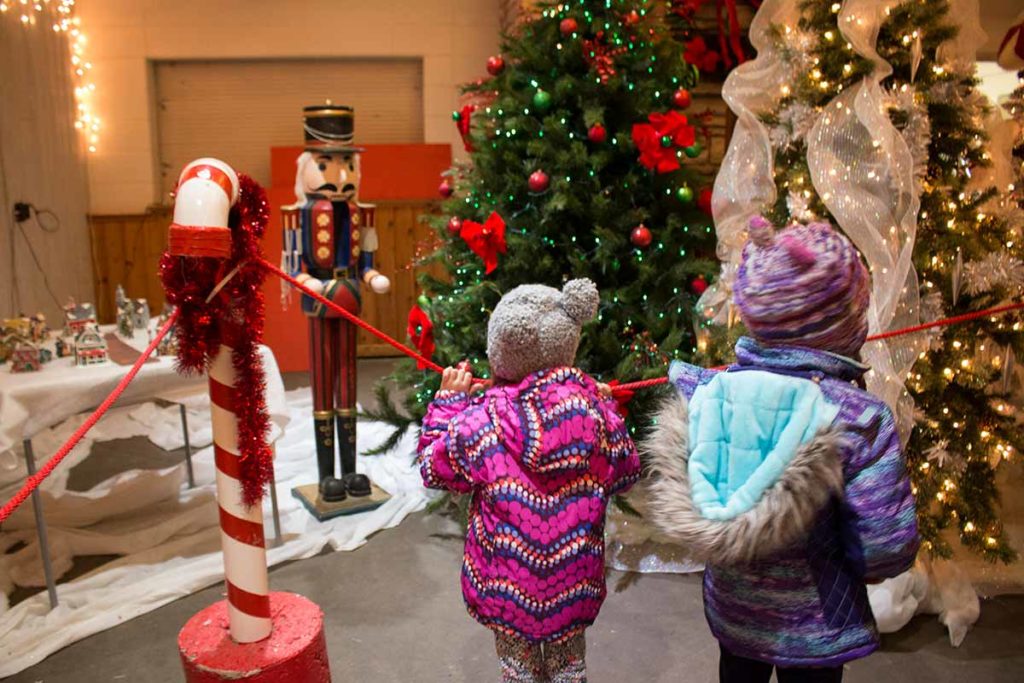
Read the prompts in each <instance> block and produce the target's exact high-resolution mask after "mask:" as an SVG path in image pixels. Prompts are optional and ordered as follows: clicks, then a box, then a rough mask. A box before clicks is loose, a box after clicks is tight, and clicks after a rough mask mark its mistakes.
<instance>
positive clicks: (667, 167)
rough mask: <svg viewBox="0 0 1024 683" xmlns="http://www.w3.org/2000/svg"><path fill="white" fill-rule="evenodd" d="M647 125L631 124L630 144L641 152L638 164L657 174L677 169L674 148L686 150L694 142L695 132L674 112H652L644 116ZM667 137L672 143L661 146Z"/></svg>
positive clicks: (677, 158) (677, 157)
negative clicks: (684, 148) (631, 140)
mask: <svg viewBox="0 0 1024 683" xmlns="http://www.w3.org/2000/svg"><path fill="white" fill-rule="evenodd" d="M647 120H648V121H650V123H635V124H633V144H634V145H636V148H637V149H638V150H640V163H641V164H643V166H644V167H645V168H647V169H649V170H652V171H657V172H658V173H670V172H672V171H675V170H676V169H678V168H679V156H678V154H677V152H676V148H677V147H689V146H690V145H692V144H693V143H694V142H696V141H697V131H696V129H694V127H693V126H691V125H690V124H689V123H688V122H687V120H686V116H684V115H683V114H680V113H679V112H677V111H668V112H665V113H659V112H655V113H653V114H651V115H650V116H648V117H647ZM666 136H667V137H669V138H671V140H672V144H670V145H669V146H668V147H666V146H664V145H663V144H662V138H664V137H666Z"/></svg>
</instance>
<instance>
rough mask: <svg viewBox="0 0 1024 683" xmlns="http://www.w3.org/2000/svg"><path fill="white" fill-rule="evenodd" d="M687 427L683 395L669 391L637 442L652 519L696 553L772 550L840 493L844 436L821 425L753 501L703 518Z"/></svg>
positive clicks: (744, 557)
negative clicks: (724, 515) (719, 516)
mask: <svg viewBox="0 0 1024 683" xmlns="http://www.w3.org/2000/svg"><path fill="white" fill-rule="evenodd" d="M689 430H690V411H689V405H688V401H687V400H686V399H685V398H684V397H683V396H681V395H680V394H678V393H677V394H674V395H673V396H671V397H670V398H668V399H666V400H665V401H664V402H663V404H662V406H661V407H660V409H659V411H658V413H657V417H656V426H655V428H654V429H653V431H652V432H651V434H650V436H649V437H648V438H647V440H646V442H645V443H644V444H642V445H641V449H642V452H643V453H644V454H645V456H646V460H647V464H648V467H649V468H650V470H651V472H652V474H653V477H652V478H651V480H650V482H649V484H648V489H649V491H650V494H651V500H650V505H649V512H650V517H651V521H652V522H653V523H654V524H655V525H656V526H657V527H658V528H659V529H661V530H662V531H663V532H664V533H665V534H667V535H669V536H672V537H674V538H676V539H678V540H679V542H680V543H682V544H683V545H685V546H686V547H687V549H688V550H689V551H690V553H691V554H692V556H693V557H694V559H699V560H703V561H706V562H709V563H712V564H720V565H736V564H747V563H750V562H753V561H755V560H758V559H761V558H764V557H768V556H771V555H772V554H774V553H776V552H778V551H780V550H782V549H784V548H786V547H788V546H791V545H792V544H794V543H795V542H797V541H798V540H799V539H801V538H803V537H805V536H806V535H807V534H808V532H809V531H810V529H811V527H812V525H813V524H814V522H815V519H816V517H817V515H818V513H819V512H820V511H821V510H822V508H823V507H824V506H825V505H826V504H827V503H828V501H829V500H830V499H831V498H832V497H833V496H839V495H842V491H843V467H842V457H841V453H842V448H843V445H844V437H843V434H842V432H841V431H839V430H837V429H833V428H826V429H823V430H822V431H820V432H819V433H818V434H817V435H816V436H815V437H814V438H813V439H811V440H810V441H808V442H806V443H804V444H803V445H801V446H800V447H799V448H798V449H797V450H796V453H795V454H794V455H793V456H792V459H791V460H790V461H789V463H788V465H787V466H786V468H785V470H784V471H783V472H782V474H781V476H780V477H779V478H778V480H776V481H775V482H774V484H772V485H771V486H770V487H768V488H766V489H765V490H764V492H763V494H762V495H761V497H760V499H759V500H758V501H757V502H756V503H755V504H754V505H753V507H752V508H750V509H749V510H746V511H744V512H741V513H740V514H738V515H736V516H734V517H732V518H730V519H723V520H715V519H708V518H707V517H704V516H703V515H701V513H700V511H699V509H698V506H697V505H696V504H695V503H694V500H693V496H692V492H691V482H690V474H689V464H690V463H689V460H690V435H689Z"/></svg>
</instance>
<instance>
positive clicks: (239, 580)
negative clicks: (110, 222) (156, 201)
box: [168, 159, 271, 643]
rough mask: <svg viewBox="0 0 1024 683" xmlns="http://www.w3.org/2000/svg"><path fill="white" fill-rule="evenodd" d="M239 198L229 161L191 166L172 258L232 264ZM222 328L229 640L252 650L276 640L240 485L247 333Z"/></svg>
mask: <svg viewBox="0 0 1024 683" xmlns="http://www.w3.org/2000/svg"><path fill="white" fill-rule="evenodd" d="M238 191H239V185H238V176H237V175H236V174H235V171H234V170H233V169H232V168H231V167H230V166H228V165H227V164H225V163H224V162H223V161H219V160H217V159H197V160H196V161H193V162H192V163H191V164H189V165H188V166H186V167H185V170H183V171H182V173H181V177H180V178H179V180H178V189H177V192H176V193H175V203H174V222H173V223H172V224H171V227H170V232H169V239H168V251H169V252H170V253H171V254H172V255H175V256H190V257H212V258H219V259H225V258H227V257H228V256H229V255H230V254H231V229H230V227H228V214H229V212H230V210H231V207H232V206H233V205H234V204H235V202H236V201H238ZM220 324H221V327H222V329H223V330H224V334H223V337H222V339H223V341H224V343H222V344H221V346H220V349H219V350H218V352H217V355H216V356H215V357H214V360H213V363H212V364H211V366H210V370H209V380H210V410H211V413H212V416H211V417H212V422H213V450H214V456H215V461H216V466H217V505H218V507H219V513H220V532H221V546H222V547H223V549H224V578H225V583H226V584H227V594H228V616H229V622H230V630H231V637H232V638H233V639H234V640H235V642H237V643H253V642H256V641H259V640H263V639H264V638H266V637H267V636H269V635H270V631H271V621H270V588H269V585H268V580H267V550H266V544H265V542H264V537H263V510H262V508H261V506H260V505H253V506H251V507H246V506H245V505H244V504H243V502H242V486H241V482H240V481H239V449H238V418H237V417H236V415H235V410H234V405H235V369H234V366H233V365H232V359H231V358H232V356H231V354H232V346H233V344H232V340H233V339H234V340H237V339H239V335H241V334H244V333H245V332H244V330H243V329H242V328H241V327H240V326H239V325H237V324H235V323H234V322H232V321H230V320H222V321H220Z"/></svg>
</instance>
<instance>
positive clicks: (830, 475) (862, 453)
mask: <svg viewBox="0 0 1024 683" xmlns="http://www.w3.org/2000/svg"><path fill="white" fill-rule="evenodd" d="M736 354H737V358H738V363H737V365H735V366H733V367H731V368H729V371H728V372H727V373H721V374H720V373H715V372H712V371H708V370H703V369H701V368H696V367H693V366H690V365H684V364H682V363H676V364H673V367H672V369H671V370H670V373H669V377H670V380H671V382H672V384H673V385H674V386H675V388H676V390H677V392H678V395H677V396H676V397H675V398H673V399H671V400H669V401H668V402H666V404H665V406H664V407H663V409H662V411H661V412H660V413H659V415H658V417H657V425H656V427H655V429H654V431H653V434H652V436H651V437H650V439H649V441H648V442H647V444H646V448H647V450H648V451H649V452H650V457H651V463H650V464H651V467H652V470H653V472H654V477H653V479H652V483H651V496H652V500H651V511H650V514H651V517H652V520H653V521H654V523H655V524H656V525H657V526H658V527H660V528H661V529H662V530H663V531H665V532H666V533H668V534H670V535H674V536H675V537H677V538H678V539H679V540H680V541H681V542H683V543H684V544H688V545H689V547H690V548H691V549H693V551H694V553H695V555H697V556H699V557H702V558H703V559H705V560H706V561H707V570H706V572H705V574H704V609H705V614H706V616H707V619H708V623H709V624H710V626H711V630H712V632H713V634H714V635H715V637H716V638H717V639H718V640H719V641H720V642H721V644H722V645H723V646H724V647H725V648H726V649H727V650H729V651H731V652H733V653H734V654H737V655H740V656H743V657H747V658H751V659H756V660H761V661H766V662H771V663H773V664H775V665H778V666H783V667H794V666H799V667H814V666H835V665H839V664H841V663H843V662H846V661H848V660H851V659H855V658H858V657H863V656H865V655H867V654H869V653H871V652H872V651H874V650H875V649H876V648H877V647H878V631H877V628H876V626H875V622H874V618H873V616H872V614H871V608H870V606H869V604H868V598H867V591H866V588H865V583H866V582H872V581H877V580H881V579H885V578H888V577H892V576H895V575H897V574H899V573H901V572H903V571H905V570H907V569H909V568H910V566H911V565H912V564H913V562H914V558H915V556H916V554H917V550H918V533H917V522H916V516H915V505H914V498H913V496H912V494H911V488H910V482H909V478H908V475H907V471H906V464H905V462H904V459H903V455H902V453H901V449H900V441H899V437H898V435H897V433H896V429H895V424H894V420H893V416H892V413H891V412H890V411H889V409H888V407H886V405H885V404H884V403H883V402H882V401H880V400H878V399H877V398H875V397H873V396H872V395H870V394H868V393H867V392H866V391H864V390H862V389H861V388H859V387H858V385H857V383H858V382H859V380H860V378H861V376H862V375H863V373H864V372H865V370H866V369H867V368H865V367H864V366H862V365H860V364H858V363H856V362H854V361H852V360H850V359H848V358H844V357H842V356H838V355H835V354H830V353H826V352H823V351H816V350H812V349H805V348H797V347H784V346H776V347H765V346H761V345H759V344H758V343H757V342H756V341H754V340H752V339H750V338H743V339H741V340H740V342H739V344H738V345H737V348H736ZM815 385H816V386H815ZM736 387H742V391H738V392H737V391H734V390H735V388H736ZM730 392H731V393H730ZM765 411H767V413H766V412H765ZM773 411H774V412H773ZM765 414H767V415H768V417H769V418H772V419H765V417H764V416H765ZM801 415H803V416H804V418H807V419H803V421H801V419H798V418H799V417H800V416H801ZM808 416H813V417H810V418H808ZM816 420H817V421H816ZM794 423H796V426H797V428H798V429H797V432H799V434H797V436H798V437H799V438H793V439H790V440H789V441H788V442H787V439H789V438H790V437H792V436H793V434H794V431H793V429H791V428H790V426H791V425H792V424H794ZM765 425H768V427H767V428H766V426H765ZM801 430H802V431H801ZM691 431H693V432H695V433H691ZM740 442H742V443H740ZM780 444H782V445H781V446H780ZM701 453H705V455H706V454H707V453H711V455H712V457H710V458H707V457H704V459H703V461H702V462H701V461H698V460H697V458H699V457H701V455H700V454H701ZM695 454H696V455H695ZM773 459H775V463H774V465H773ZM778 463H785V464H784V465H783V466H782V467H781V468H777V469H778V471H777V472H776V473H772V472H771V471H769V473H768V475H765V472H764V470H765V469H766V468H767V469H768V470H771V467H773V466H777V465H778ZM737 474H739V475H741V476H739V477H738V478H737V476H736V475H737ZM759 477H760V479H758V478H759ZM751 487H753V488H751Z"/></svg>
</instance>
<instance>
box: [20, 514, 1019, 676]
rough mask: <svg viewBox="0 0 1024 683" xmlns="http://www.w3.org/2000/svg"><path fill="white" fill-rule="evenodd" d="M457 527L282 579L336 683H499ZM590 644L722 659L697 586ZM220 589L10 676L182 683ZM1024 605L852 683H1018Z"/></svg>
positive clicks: (1012, 600) (326, 558)
mask: <svg viewBox="0 0 1024 683" xmlns="http://www.w3.org/2000/svg"><path fill="white" fill-rule="evenodd" d="M458 531H459V530H458V528H457V527H455V526H454V525H453V524H452V523H451V522H450V521H448V520H446V519H443V518H441V517H438V516H436V515H426V514H417V515H414V516H412V517H410V518H408V519H407V520H406V521H405V522H404V523H403V524H402V525H401V526H400V527H398V528H397V529H393V530H390V531H384V532H381V533H380V534H378V535H377V536H376V537H374V538H373V539H371V541H370V542H369V543H368V544H367V545H366V546H364V547H363V548H360V549H359V550H356V551H354V552H348V553H331V554H327V555H321V556H319V557H315V558H312V559H309V560H304V561H301V562H295V563H292V564H289V565H286V566H283V567H278V568H276V569H275V570H273V571H272V572H271V586H272V588H273V589H274V590H279V591H293V592H296V593H300V594H302V595H305V596H306V597H308V598H310V599H311V600H313V601H314V602H316V603H317V604H319V605H320V606H321V607H322V608H323V610H324V612H325V614H326V632H327V647H328V652H329V654H330V658H331V667H332V670H333V674H334V677H335V680H338V681H380V682H392V681H393V682H396V683H397V682H399V681H401V682H403V683H405V682H408V681H474V682H481V681H495V680H497V675H496V668H495V666H496V665H495V659H494V655H493V651H492V641H491V638H490V635H489V633H488V631H487V630H486V629H484V628H483V627H481V626H479V625H477V624H476V622H474V621H472V620H471V619H470V617H469V616H468V615H467V614H466V612H465V610H464V609H463V606H462V600H461V596H460V593H459V585H458V572H459V565H460V562H461V556H462V540H461V538H460V536H459V533H458ZM622 579H623V575H622V574H619V573H615V572H613V573H612V574H611V576H610V585H611V586H612V590H611V595H610V596H609V598H608V601H607V602H606V603H605V607H604V610H603V611H602V613H601V617H600V619H599V620H598V622H597V623H596V624H595V625H594V627H593V628H592V629H590V631H589V632H588V644H589V652H590V654H589V656H588V664H589V669H590V680H591V681H592V683H601V682H603V681H636V682H646V681H651V682H659V683H660V682H664V683H669V682H672V683H676V682H678V681H713V680H715V670H716V669H715V667H716V662H717V659H716V658H717V647H716V645H715V642H714V641H713V640H712V638H711V636H710V635H709V634H708V630H707V627H706V625H705V623H704V618H703V615H702V613H701V601H700V581H699V578H698V577H696V576H661V575H641V576H638V577H637V576H631V577H630V579H635V580H631V581H627V583H628V584H629V585H628V587H626V588H625V589H624V590H622V591H621V592H615V585H616V583H619V582H621V581H622ZM221 598H222V588H221V587H214V588H210V589H207V590H204V591H202V592H200V593H197V594H195V595H192V596H190V597H188V598H184V599H182V600H179V601H177V602H174V603H172V604H170V605H167V606H165V607H162V608H161V609H159V610H157V611H155V612H151V613H149V614H146V615H143V616H141V617H139V618H137V619H134V620H132V621H130V622H128V623H126V624H124V625H122V626H118V627H117V628H114V629H112V630H110V631H106V632H104V633H100V634H98V635H95V636H92V637H91V638H88V639H86V640H83V641H81V642H79V643H76V644H74V645H72V646H70V647H68V648H66V649H64V650H62V651H60V652H58V653H56V654H54V655H53V656H51V657H50V658H49V659H47V660H46V661H44V662H43V663H41V664H39V665H37V666H35V667H33V668H31V669H29V670H27V671H24V672H22V673H21V674H19V675H17V676H13V677H10V678H8V679H7V680H8V681H11V683H35V682H38V681H43V682H49V681H75V682H76V683H94V682H95V683H100V682H101V681H102V682H106V681H116V680H129V681H143V680H144V681H176V680H181V678H180V677H181V674H180V665H179V662H178V658H177V657H178V655H177V648H176V645H175V637H176V635H177V632H178V629H180V628H181V626H182V625H183V624H184V623H185V621H186V620H187V619H188V618H189V617H191V616H192V615H193V614H194V613H196V612H198V611H199V610H200V609H202V608H203V607H205V606H207V605H209V604H210V603H211V602H214V601H216V600H219V599H221ZM1021 671H1024V596H1005V597H1001V598H996V599H993V600H988V601H986V602H985V604H984V607H983V608H982V617H981V621H980V622H979V623H978V625H977V627H976V628H975V629H974V630H973V631H972V632H971V633H970V634H969V635H968V636H967V640H966V641H965V642H964V645H963V647H961V648H960V649H953V648H951V647H950V646H949V641H948V639H947V637H946V633H945V629H944V628H943V627H942V626H940V625H939V623H938V621H937V620H936V619H935V618H934V617H920V618H918V619H916V620H915V621H914V622H913V623H912V624H911V625H910V626H908V627H907V628H906V629H904V631H902V632H900V633H899V634H897V635H895V636H890V637H887V638H886V640H885V647H884V650H883V651H882V652H880V653H876V654H875V655H873V656H871V657H869V658H867V659H865V660H861V661H859V662H854V663H853V664H851V665H850V666H849V668H848V673H847V677H846V680H847V681H852V682H854V683H856V682H858V681H864V682H867V681H872V682H876V681H891V682H893V683H902V682H907V683H910V682H914V683H918V682H920V681H928V682H929V683H944V682H946V681H962V680H965V679H966V680H970V681H975V682H979V683H980V682H982V681H984V682H992V683H996V682H1006V683H1009V682H1010V681H1020V680H1022V674H1021Z"/></svg>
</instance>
